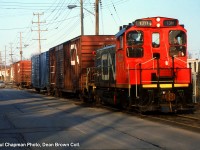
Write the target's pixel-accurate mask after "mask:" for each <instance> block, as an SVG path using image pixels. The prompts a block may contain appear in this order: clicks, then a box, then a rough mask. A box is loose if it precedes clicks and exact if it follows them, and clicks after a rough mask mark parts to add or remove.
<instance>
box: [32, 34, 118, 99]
mask: <svg viewBox="0 0 200 150" xmlns="http://www.w3.org/2000/svg"><path fill="white" fill-rule="evenodd" d="M114 43H115V36H113V35H84V36H78V37H76V38H73V39H71V40H68V41H66V42H64V43H62V44H59V45H57V46H55V47H52V48H50V49H49V51H47V52H46V53H43V54H40V55H36V56H33V57H32V84H33V87H34V88H35V89H36V90H37V91H39V90H41V89H44V88H45V89H47V91H48V93H49V94H51V95H56V96H62V94H63V93H72V94H73V95H79V94H80V93H82V90H83V89H84V87H85V84H86V68H88V67H92V66H94V57H93V56H94V55H93V52H94V51H95V50H96V49H98V48H101V47H104V46H106V45H108V44H114ZM41 55H45V56H44V57H43V56H41ZM47 55H48V56H47ZM45 66H46V67H45ZM47 66H48V67H47ZM41 82H44V84H42V83H41Z"/></svg>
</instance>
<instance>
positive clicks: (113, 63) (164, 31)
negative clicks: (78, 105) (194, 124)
mask: <svg viewBox="0 0 200 150" xmlns="http://www.w3.org/2000/svg"><path fill="white" fill-rule="evenodd" d="M83 95H84V96H85V98H87V99H88V98H89V99H90V100H94V101H98V102H103V103H109V104H113V105H120V106H122V107H124V108H131V107H132V108H135V109H138V110H139V111H142V112H146V111H161V112H177V111H179V110H181V111H182V110H191V111H192V110H193V108H194V106H193V100H192V79H191V69H190V68H188V67H187V31H186V29H185V28H184V25H181V24H179V21H178V20H177V19H174V18H165V17H152V18H143V19H137V20H135V21H134V22H133V23H130V24H129V25H126V26H123V27H120V31H119V32H118V33H117V34H116V45H111V46H107V47H104V48H101V49H98V50H96V54H95V67H92V68H87V80H86V89H85V90H84V94H83Z"/></svg>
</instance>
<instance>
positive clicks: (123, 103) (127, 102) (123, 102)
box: [121, 99, 130, 110]
mask: <svg viewBox="0 0 200 150" xmlns="http://www.w3.org/2000/svg"><path fill="white" fill-rule="evenodd" d="M121 104H122V108H123V109H125V110H128V109H129V108H130V103H129V101H128V100H127V99H125V100H124V101H122V102H121Z"/></svg>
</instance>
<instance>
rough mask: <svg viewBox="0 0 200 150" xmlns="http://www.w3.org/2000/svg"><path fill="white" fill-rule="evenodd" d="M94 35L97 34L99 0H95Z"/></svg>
mask: <svg viewBox="0 0 200 150" xmlns="http://www.w3.org/2000/svg"><path fill="white" fill-rule="evenodd" d="M95 35H99V0H96V2H95Z"/></svg>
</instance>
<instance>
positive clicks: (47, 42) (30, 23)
mask: <svg viewBox="0 0 200 150" xmlns="http://www.w3.org/2000/svg"><path fill="white" fill-rule="evenodd" d="M99 1H100V4H99V13H100V16H99V17H100V20H99V27H100V30H99V33H100V35H115V34H116V33H117V32H118V31H119V26H121V25H125V24H128V23H130V22H133V21H134V20H136V19H139V18H146V17H155V16H161V17H169V18H176V19H178V20H179V23H180V24H184V25H185V28H186V29H187V33H188V51H189V53H190V54H191V55H192V57H193V58H200V38H199V36H200V29H199V27H200V13H199V11H200V1H199V0H99ZM94 3H95V0H83V7H84V9H85V10H84V34H85V35H94V34H95V17H94V15H92V14H91V13H88V11H86V10H89V11H90V12H93V13H94ZM68 5H77V6H80V0H0V18H1V23H0V53H1V58H0V61H3V62H5V58H6V62H7V64H8V63H11V56H12V57H13V61H14V62H15V61H18V60H20V49H19V47H20V33H21V41H22V47H23V48H22V51H23V59H30V58H31V56H32V55H34V54H37V53H39V46H38V45H39V44H38V40H37V39H38V31H37V30H38V24H37V22H38V16H37V15H36V14H40V15H39V16H40V22H41V24H40V29H41V32H40V36H41V52H45V51H48V50H49V49H50V48H51V47H54V46H56V45H58V44H60V43H63V42H65V41H68V40H70V39H72V38H74V37H77V36H79V35H80V34H81V25H80V24H81V23H80V7H76V8H74V9H68V8H67V6H68ZM11 49H12V52H11ZM5 51H6V54H5ZM11 54H12V55H11ZM5 56H6V57H5Z"/></svg>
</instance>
